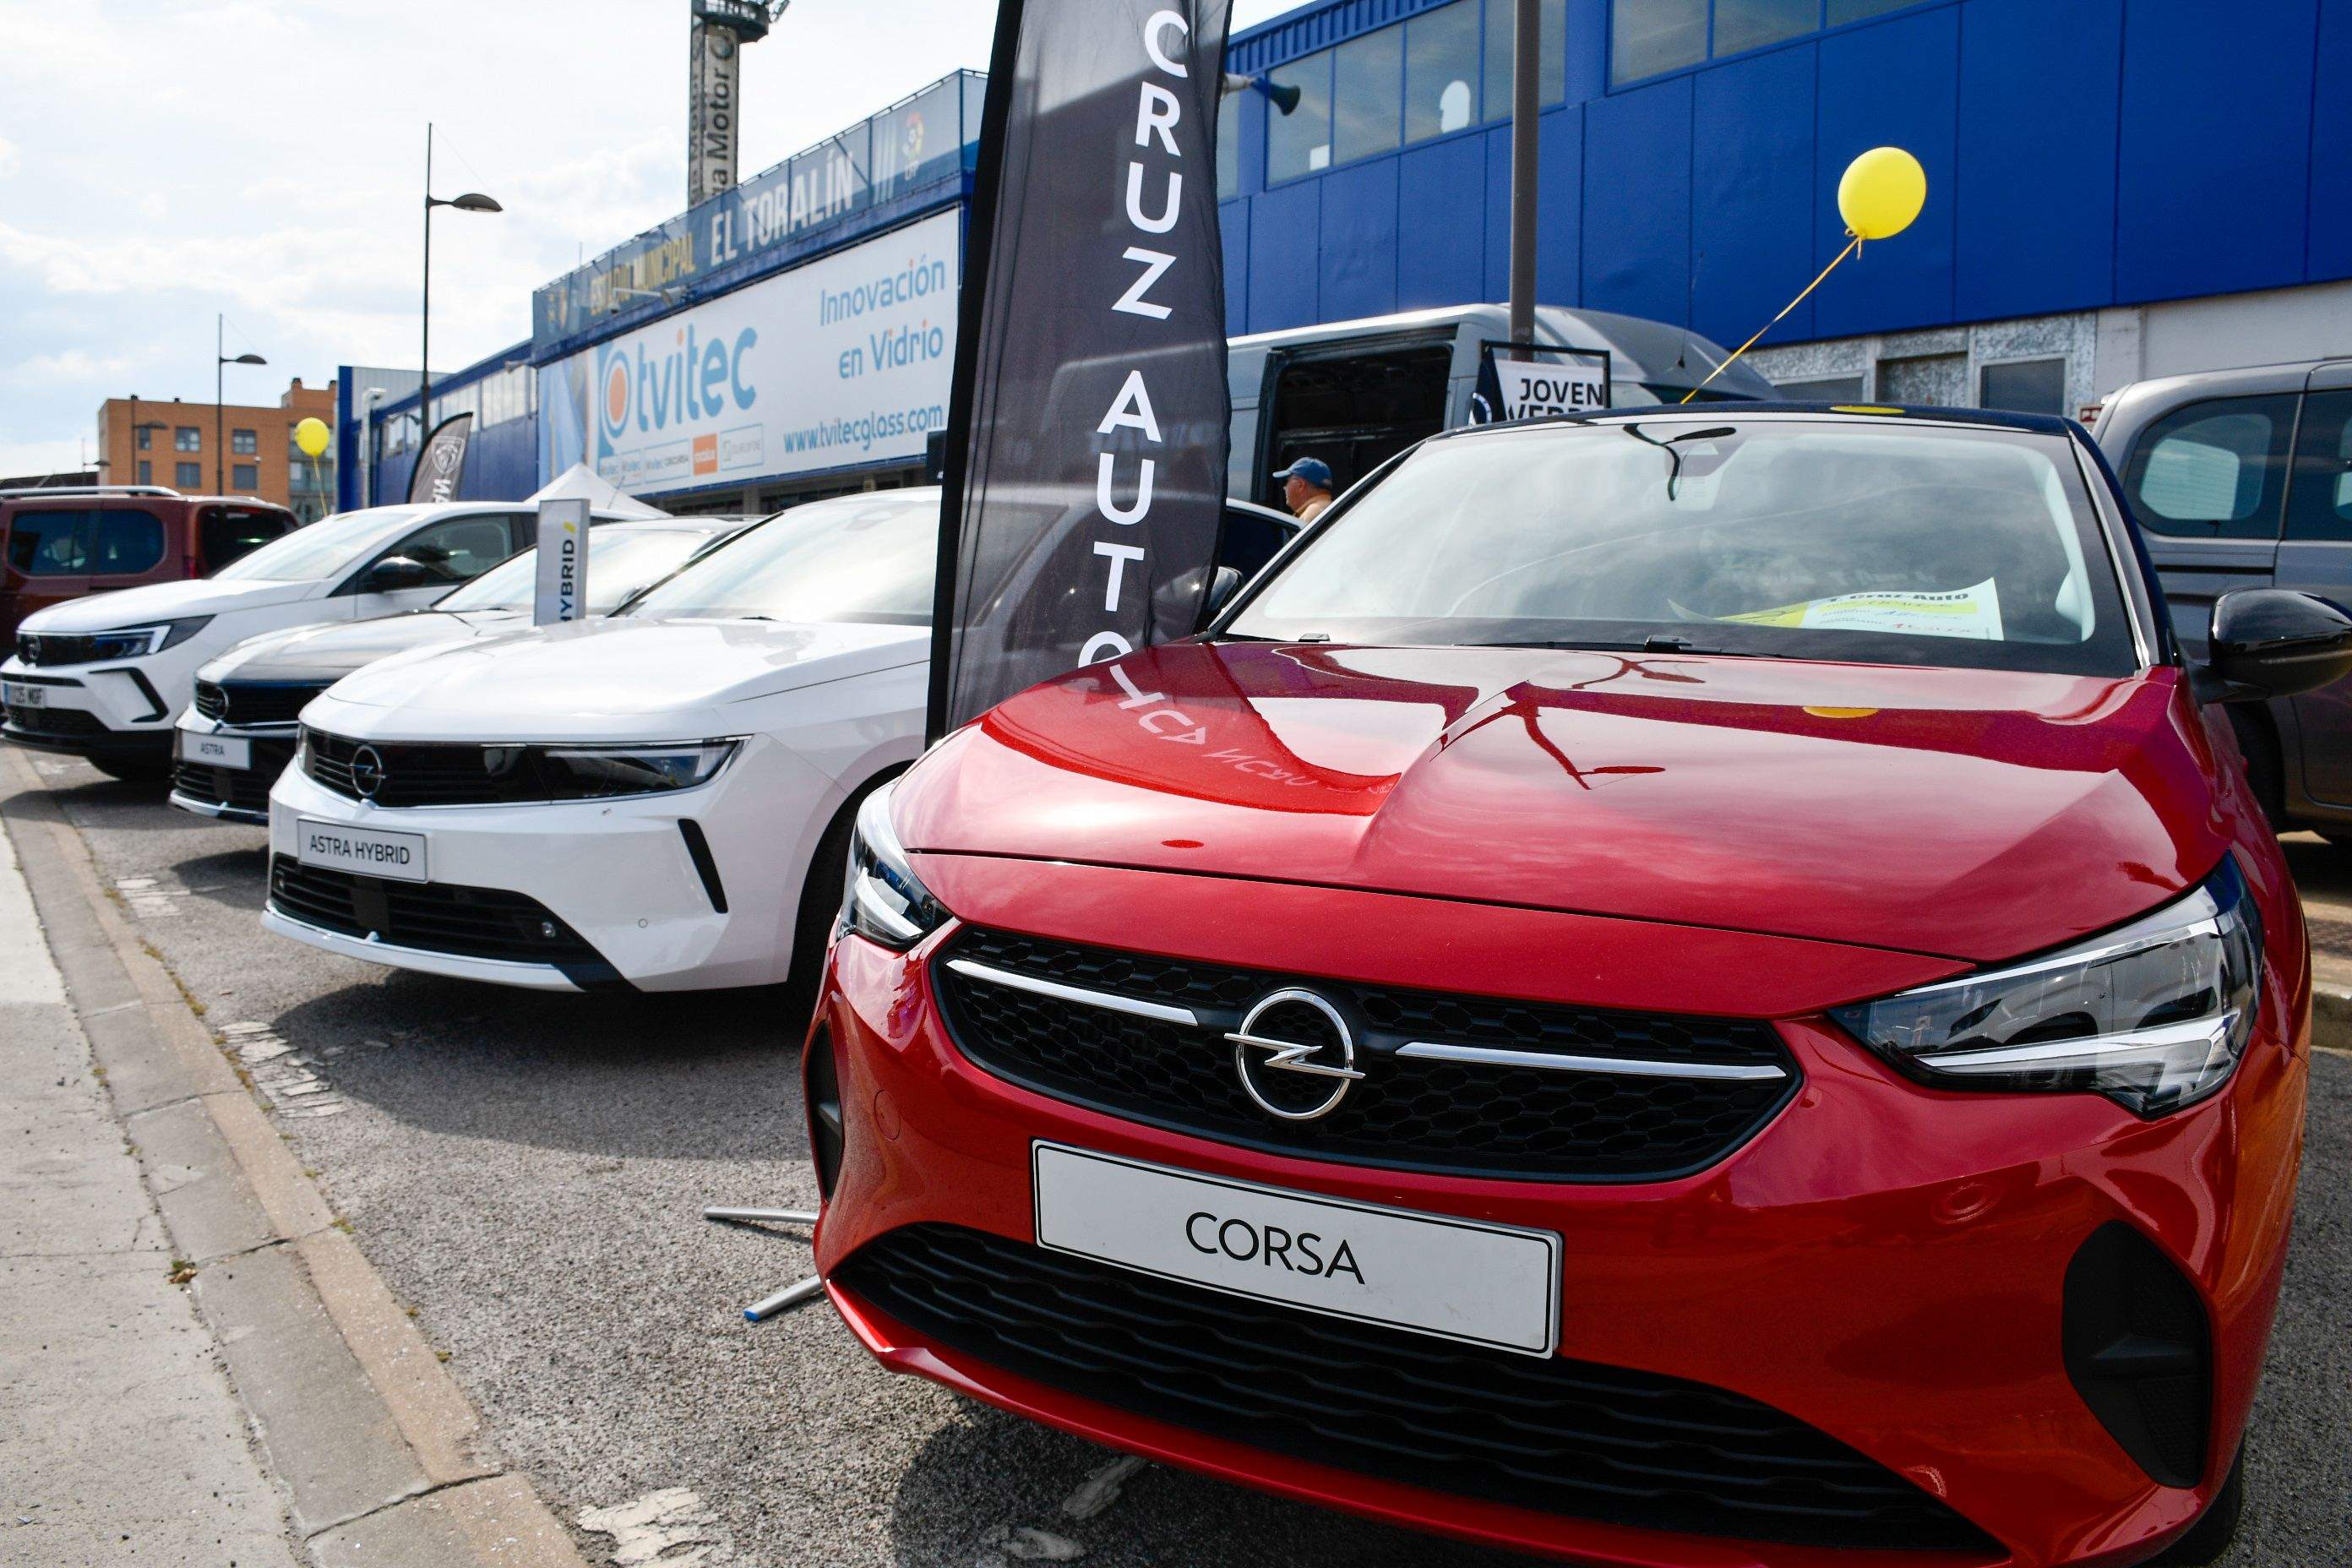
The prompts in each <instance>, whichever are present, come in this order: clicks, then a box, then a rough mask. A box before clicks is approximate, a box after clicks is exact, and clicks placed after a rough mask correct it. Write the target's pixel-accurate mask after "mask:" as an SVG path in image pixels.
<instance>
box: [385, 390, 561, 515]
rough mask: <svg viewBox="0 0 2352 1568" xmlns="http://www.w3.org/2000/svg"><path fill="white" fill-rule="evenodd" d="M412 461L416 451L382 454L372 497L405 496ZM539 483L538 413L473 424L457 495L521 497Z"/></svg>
mask: <svg viewBox="0 0 2352 1568" xmlns="http://www.w3.org/2000/svg"><path fill="white" fill-rule="evenodd" d="M410 401H411V402H412V403H413V402H415V399H414V398H413V397H412V398H411V399H410ZM415 466H416V454H415V453H414V452H404V453H402V454H401V455H400V456H398V457H396V458H385V459H384V460H383V468H379V469H377V470H376V481H375V493H376V500H378V501H380V502H383V504H385V505H387V506H389V505H392V504H394V503H395V502H398V501H404V500H407V499H408V472H409V470H410V469H411V468H415ZM539 485H540V479H539V416H537V415H535V414H534V415H531V416H529V417H527V418H522V419H509V420H505V421H503V422H501V423H499V424H497V425H486V426H478V427H477V428H476V429H475V431H474V436H473V439H472V440H470V441H468V442H467V444H466V471H465V472H464V473H463V474H460V475H459V476H458V478H457V499H458V500H522V499H523V497H525V496H527V495H529V494H530V493H531V492H532V491H533V490H536V489H539Z"/></svg>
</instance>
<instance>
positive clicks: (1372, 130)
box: [1331, 27, 1404, 163]
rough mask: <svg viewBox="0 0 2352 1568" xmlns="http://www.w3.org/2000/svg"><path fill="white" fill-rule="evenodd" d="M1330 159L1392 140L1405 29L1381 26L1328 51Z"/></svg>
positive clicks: (1363, 153) (1390, 146) (1389, 148)
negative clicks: (1330, 64)
mask: <svg viewBox="0 0 2352 1568" xmlns="http://www.w3.org/2000/svg"><path fill="white" fill-rule="evenodd" d="M1332 62H1333V79H1332V86H1331V120H1332V124H1331V161H1332V162H1333V163H1349V162H1350V161H1351V160H1354V159H1357V158H1369V157H1371V156H1373V155H1374V154H1375V153H1390V152H1394V151H1395V150H1396V144H1397V104H1398V100H1399V99H1400V98H1401V97H1402V91H1403V82H1404V77H1403V70H1404V29H1403V28H1402V27H1382V28H1381V30H1380V31H1379V32H1377V33H1367V34H1365V35H1364V36H1363V37H1360V38H1350V39H1349V41H1348V42H1346V43H1344V44H1341V45H1340V46H1339V48H1337V49H1336V50H1334V51H1333V52H1332Z"/></svg>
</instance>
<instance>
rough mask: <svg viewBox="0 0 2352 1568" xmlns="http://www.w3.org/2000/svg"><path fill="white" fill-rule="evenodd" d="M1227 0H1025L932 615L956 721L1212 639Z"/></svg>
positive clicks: (942, 678)
mask: <svg viewBox="0 0 2352 1568" xmlns="http://www.w3.org/2000/svg"><path fill="white" fill-rule="evenodd" d="M1229 9H1230V7H1229V3H1228V0H1003V5H1002V7H1001V8H1000V10H999V12H998V16H997V33H996V49H995V56H994V59H993V61H992V64H991V66H990V71H989V81H988V108H987V114H986V118H985V120H984V121H983V122H982V132H981V154H980V156H981V162H980V169H979V174H978V179H977V183H976V188H975V191H974V197H973V205H972V210H971V240H970V244H969V247H968V248H967V252H966V257H967V259H966V265H965V273H964V285H963V319H962V327H961V335H960V336H959V338H958V341H957V345H956V375H955V391H954V396H953V404H952V406H951V407H950V410H949V416H948V451H947V481H946V482H947V493H946V500H945V501H944V503H943V508H942V520H941V527H940V580H939V600H938V605H937V611H936V615H935V617H934V621H933V626H932V645H931V650H932V657H931V700H930V715H929V721H930V723H929V727H930V732H931V734H932V735H933V736H934V737H936V736H938V735H940V734H943V733H945V732H946V731H948V730H950V729H952V728H953V727H955V726H956V725H959V724H961V723H963V722H965V721H968V720H970V719H971V718H973V717H974V716H975V715H977V714H979V713H981V712H982V711H984V710H987V709H988V708H990V707H992V706H993V705H994V704H995V703H996V702H997V701H998V700H1000V699H1002V698H1003V697H1006V696H1009V695H1010V694H1012V693H1013V692H1014V691H1018V690H1020V689H1022V688H1024V687H1025V686H1030V685H1033V684H1034V683H1035V682H1037V681H1039V680H1042V679H1046V678H1047V677H1049V676H1054V675H1057V674H1060V673H1061V672H1062V671H1064V670H1066V669H1070V668H1075V667H1076V666H1078V665H1081V664H1091V663H1095V662H1097V661H1098V660H1101V659H1106V658H1117V657H1118V655H1120V654H1122V653H1126V652H1129V651H1131V650H1132V649H1134V648H1137V647H1143V646H1144V645H1146V644H1148V643H1152V642H1159V641H1164V640H1166V639H1167V638H1170V637H1183V636H1187V635H1189V634H1190V633H1191V632H1192V629H1193V626H1194V623H1195V621H1196V619H1197V618H1198V616H1199V614H1200V610H1201V605H1202V596H1203V595H1204V594H1205V593H1206V591H1207V588H1208V584H1209V579H1210V576H1211V563H1212V562H1213V558H1214V556H1215V552H1216V545H1217V530H1218V524H1219V520H1220V514H1221V511H1222V509H1223V490H1224V479H1225V451H1226V445H1227V425H1228V422H1229V420H1230V419H1231V416H1232V410H1231V405H1230V402H1229V400H1228V398H1227V395H1226V390H1225V297H1224V268H1223V259H1224V258H1223V249H1222V246H1221V242H1220V239H1219V237H1218V226H1217V160H1216V145H1217V140H1216V138H1217V108H1218V101H1219V100H1220V98H1221V97H1222V95H1223V86H1224V54H1225V31H1226V23H1227V18H1228V13H1229Z"/></svg>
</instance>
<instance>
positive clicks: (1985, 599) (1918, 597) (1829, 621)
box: [1718, 577, 2002, 642]
mask: <svg viewBox="0 0 2352 1568" xmlns="http://www.w3.org/2000/svg"><path fill="white" fill-rule="evenodd" d="M1993 581H1994V580H1993V579H1992V578H1990V577H1988V578H1986V579H1985V580H1984V581H1983V582H1981V583H1979V584H1977V585H1976V586H1974V587H1972V588H1956V589H1953V590H1951V591H1949V592H1947V593H1910V594H1905V593H1881V594H1835V595H1831V596H1830V597H1828V598H1826V599H1808V600H1806V601H1805V602H1804V603H1803V604H1801V605H1781V606H1780V608H1779V609H1774V610H1750V611H1748V612H1747V613H1746V614H1744V615H1738V616H1720V617H1718V618H1719V619H1722V620H1726V621H1738V622H1742V623H1744V624H1746V625H1748V626H1795V627H1801V628H1802V629H1804V630H1806V631H1834V632H1894V633H1898V634H1902V635H1905V636H1910V637H1970V638H1974V639H1976V640H1977V641H1979V642H2000V640H2002V639H2001V629H2000V595H1999V594H1998V593H1997V592H1995V590H1994V587H1993Z"/></svg>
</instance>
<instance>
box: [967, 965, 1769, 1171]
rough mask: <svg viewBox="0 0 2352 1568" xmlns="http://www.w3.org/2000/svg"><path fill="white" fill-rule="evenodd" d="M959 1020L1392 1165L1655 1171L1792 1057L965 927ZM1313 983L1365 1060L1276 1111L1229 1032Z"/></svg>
mask: <svg viewBox="0 0 2352 1568" xmlns="http://www.w3.org/2000/svg"><path fill="white" fill-rule="evenodd" d="M957 958H964V959H970V960H972V961H975V962H978V963H984V964H988V965H990V966H992V967H993V968H997V969H1002V970H1009V971H1012V972H1013V973H1020V974H1025V975H1032V976H1035V977H1037V978H1041V979H1046V980H1051V981H1054V982H1056V983H1058V984H1065V985H1073V986H1078V987H1082V988H1085V989H1087V990H1090V991H1097V992H1102V993H1107V994H1113V995H1118V996H1122V997H1127V998H1129V999H1133V1000H1141V1001H1148V1002H1153V1003H1159V1004H1161V1005H1171V1006H1181V1007H1184V1008H1189V1009H1190V1010H1192V1013H1193V1014H1194V1015H1195V1016H1197V1017H1198V1018H1199V1019H1200V1025H1199V1026H1197V1027H1195V1026H1186V1025H1182V1024H1173V1023H1161V1022H1159V1021H1156V1020H1154V1019H1150V1018H1145V1017H1139V1016H1134V1015H1131V1014H1127V1013H1119V1012H1114V1011H1110V1010H1108V1009H1105V1008H1102V1007H1098V1006H1094V1005H1087V1004H1084V1003H1076V1002H1068V1001H1063V1000H1060V999H1057V998H1055V997H1050V996H1045V995H1040V994H1036V993H1034V992H1029V991H1023V990H1018V989H1015V988H1013V987H1012V986H1009V985H1004V984H993V983H991V982H988V981H985V980H982V979H978V978H975V977H972V976H970V975H965V974H962V973H958V972H956V971H955V970H953V969H951V968H950V966H949V962H950V960H953V959H957ZM930 973H931V980H932V984H933V985H934V986H935V987H936V988H937V990H938V993H939V995H940V1004H941V1007H942V1011H943V1013H944V1016H945V1017H946V1019H947V1023H948V1027H949V1029H950V1032H951V1034H952V1035H953V1037H954V1038H955V1042H956V1045H957V1047H958V1048H959V1049H961V1051H962V1052H963V1054H964V1055H965V1056H967V1057H969V1058H971V1060H972V1061H973V1062H974V1063H975V1064H977V1065H978V1066H980V1067H982V1068H985V1069H987V1070H988V1071H989V1072H992V1073H994V1074H995V1075H996V1076H998V1077H1000V1078H1003V1079H1010V1080H1012V1081H1013V1082H1014V1083H1018V1084H1021V1085H1023V1086H1024V1087H1025V1088H1028V1089H1035V1090H1037V1091H1038V1092H1039V1093H1042V1094H1048V1095H1052V1096H1053V1097H1055V1099H1057V1100H1069V1101H1072V1102H1073V1103H1076V1104H1080V1105H1086V1106H1089V1107H1092V1108H1094V1109H1096V1110H1106V1111H1109V1112H1111V1113H1113V1114H1115V1115H1118V1116H1120V1117H1124V1118H1126V1119H1128V1120H1129V1121H1143V1122H1148V1123H1150V1125H1152V1126H1155V1127H1163V1128H1167V1129H1169V1130H1171V1131H1179V1132H1189V1133H1192V1134H1195V1135H1197V1136H1200V1137H1203V1138H1211V1139H1214V1140H1216V1141H1217V1142H1223V1143H1235V1144H1240V1145H1243V1146H1244V1147H1248V1148H1254V1149H1264V1150H1267V1151H1270V1152H1277V1153H1290V1154H1306V1155H1309V1156H1312V1157H1314V1158H1317V1159H1327V1160H1337V1161H1343V1162H1347V1163H1354V1164H1366V1165H1379V1166H1383V1167H1387V1168H1390V1169H1394V1170H1416V1171H1432V1172H1440V1173H1451V1174H1460V1175H1478V1176H1502V1177H1512V1178H1518V1179H1524V1180H1544V1181H1562V1180H1566V1181H1579V1180H1581V1181H1655V1180H1661V1179H1664V1178H1666V1177H1670V1176H1675V1175H1680V1174H1684V1173H1688V1172H1691V1171H1695V1170H1700V1169H1704V1168H1705V1167H1706V1166H1707V1165H1710V1164H1713V1163H1716V1162H1717V1161H1718V1160H1720V1159H1722V1158H1723V1157H1724V1156H1725V1155H1727V1154H1728V1153H1730V1152H1731V1151H1732V1150H1734V1149H1736V1148H1737V1147H1738V1146H1739V1144H1741V1143H1742V1142H1745V1141H1746V1140H1747V1139H1748V1138H1749V1137H1751V1136H1753V1135H1754V1133H1755V1132H1756V1131H1757V1130H1758V1129H1759V1128H1760V1127H1762V1126H1763V1125H1764V1123H1765V1122H1766V1121H1769V1120H1770V1119H1771V1117H1772V1116H1773V1115H1774V1114H1775V1113H1776V1112H1777V1111H1778V1110H1780V1107H1781V1106H1782V1105H1784V1104H1785V1103H1787V1101H1788V1100H1789V1098H1790V1095H1791V1094H1793V1093H1794V1092H1795V1089H1796V1087H1797V1084H1798V1082H1799V1074H1798V1069H1797V1065H1796V1063H1795V1061H1794V1060H1792V1059H1791V1058H1790V1056H1789V1054H1788V1052H1787V1051H1786V1050H1785V1049H1783V1048H1782V1047H1781V1045H1780V1037H1778V1036H1777V1035H1776V1034H1774V1032H1773V1030H1772V1028H1771V1026H1769V1025H1768V1024H1761V1023H1756V1022H1752V1021H1744V1020H1730V1019H1718V1018H1685V1017H1671V1016H1658V1015H1647V1014H1632V1013H1610V1012H1601V1011H1598V1010H1595V1009H1590V1008H1578V1007H1562V1006H1555V1005H1542V1004H1538V1003H1530V1002H1514V1001H1507V1000H1503V999H1499V998H1495V997H1482V996H1455V995H1444V994H1434V993H1429V992H1419V991H1401V990H1395V989H1391V988H1388V987H1381V986H1370V985H1358V984H1349V983H1346V982H1340V981H1326V980H1305V981H1302V980H1298V979H1297V978H1294V977H1289V976H1283V975H1276V974H1269V973H1256V972H1253V971H1248V970H1240V969H1227V968H1223V967H1220V966H1217V965H1213V964H1204V963H1185V962H1181V961H1178V960H1174V959H1164V958H1152V957H1145V956H1140V955H1138V954H1134V953H1124V952H1109V951H1107V950H1104V949H1100V948H1089V947H1079V946H1076V945H1074V944H1071V943H1067V942H1053V941H1048V940H1045V939H1041V938H1036V937H1028V936H1016V935H1011V934H1008V933H1005V932H1001V931H981V930H973V931H966V932H965V933H963V934H962V935H961V936H959V937H958V938H956V939H955V941H953V942H950V944H949V945H948V946H947V947H946V948H945V949H943V950H942V951H941V952H940V954H939V956H938V957H937V958H935V959H934V960H933V961H932V963H931V965H930ZM1294 985H1303V986H1305V987H1307V988H1309V989H1312V990H1314V991H1315V992H1317V993H1318V994H1320V995H1322V996H1323V997H1325V998H1326V999H1327V1000H1328V1001H1329V1002H1331V1003H1332V1004H1333V1005H1335V1006H1337V1007H1338V1008H1339V1010H1340V1012H1341V1013H1342V1014H1343V1016H1347V1017H1348V1018H1349V1023H1350V1025H1351V1026H1352V1028H1353V1030H1354V1032H1355V1035H1356V1037H1357V1039H1358V1041H1359V1046H1360V1048H1359V1051H1358V1058H1357V1066H1358V1068H1360V1070H1361V1071H1362V1072H1363V1074H1364V1076H1363V1078H1362V1079H1360V1080H1359V1081H1357V1082H1356V1083H1354V1084H1352V1085H1351V1086H1350V1087H1349V1092H1348V1093H1347V1094H1346V1095H1345V1096H1343V1097H1342V1099H1341V1100H1340V1102H1339V1106H1338V1108H1337V1109H1335V1110H1331V1111H1330V1112H1329V1113H1328V1114H1326V1115H1324V1116H1322V1117H1320V1118H1318V1119H1317V1120H1314V1121H1282V1120H1279V1119H1277V1118H1276V1117H1273V1116H1269V1115H1268V1114H1266V1113H1265V1111H1264V1110H1261V1109H1260V1108H1259V1107H1258V1106H1257V1105H1256V1104H1255V1102H1254V1101H1253V1100H1251V1099H1250V1098H1249V1096H1248V1094H1247V1092H1246V1091H1245V1090H1244V1089H1243V1087H1242V1083H1241V1079H1240V1075H1239V1073H1238V1072H1237V1070H1236V1068H1235V1067H1234V1046H1233V1045H1232V1044H1230V1043H1229V1042H1228V1041H1227V1040H1226V1039H1225V1034H1226V1032H1227V1031H1228V1030H1232V1029H1235V1028H1237V1027H1238V1026H1240V1024H1241V1021H1242V1016H1243V1014H1244V1012H1245V1011H1247V1010H1248V1008H1249V1007H1250V1005H1252V1003H1253V1002H1254V1001H1255V1000H1256V999H1257V998H1259V997H1262V996H1265V994H1268V993H1270V992H1273V991H1277V990H1281V989H1284V988H1286V987H1289V986H1294ZM1423 1042H1425V1043H1432V1044H1438V1045H1452V1046H1466V1047H1484V1048H1486V1049H1490V1050H1498V1051H1505V1052H1519V1053H1525V1052H1535V1053H1546V1054H1557V1055H1570V1056H1577V1057H1586V1058H1615V1059H1619V1060H1627V1061H1640V1062H1645V1063H1662V1064H1665V1065H1667V1066H1668V1067H1669V1068H1672V1067H1676V1066H1685V1067H1691V1068H1705V1067H1717V1068H1756V1069H1767V1068H1769V1069H1778V1075H1777V1076H1771V1077H1759V1078H1751V1079H1715V1078H1673V1077H1651V1076H1635V1075H1633V1074H1629V1073H1624V1072H1605V1071H1598V1070H1594V1071H1567V1070H1559V1069H1554V1068H1534V1067H1519V1066H1517V1065H1502V1066H1493V1065H1487V1064H1485V1063H1470V1062H1461V1061H1447V1060H1438V1059H1433V1058H1422V1057H1407V1056H1402V1055H1400V1054H1398V1052H1399V1047H1402V1046H1404V1045H1406V1044H1411V1043H1423Z"/></svg>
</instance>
